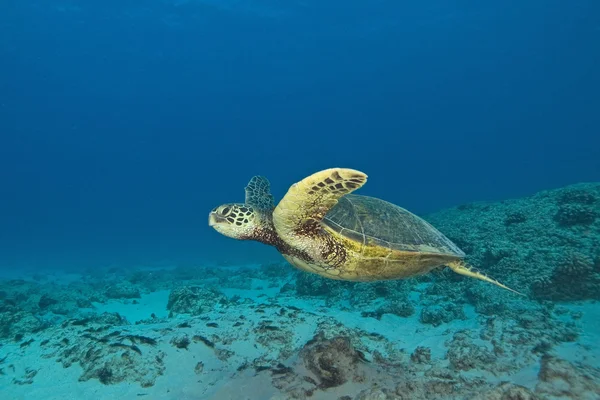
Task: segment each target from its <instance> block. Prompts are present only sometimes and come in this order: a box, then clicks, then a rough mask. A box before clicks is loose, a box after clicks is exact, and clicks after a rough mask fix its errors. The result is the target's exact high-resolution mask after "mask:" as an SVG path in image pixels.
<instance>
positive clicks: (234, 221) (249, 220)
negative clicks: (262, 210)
mask: <svg viewBox="0 0 600 400" xmlns="http://www.w3.org/2000/svg"><path fill="white" fill-rule="evenodd" d="M259 224H260V218H259V217H258V214H257V212H256V210H255V209H254V208H253V207H251V206H249V205H246V204H240V203H229V204H223V205H220V206H218V207H215V208H213V209H212V211H211V212H210V214H209V215H208V225H209V226H212V227H213V228H214V229H215V230H216V231H217V232H219V233H221V234H223V235H225V236H228V237H230V238H234V239H253V235H254V232H255V231H256V228H257V227H258V225H259Z"/></svg>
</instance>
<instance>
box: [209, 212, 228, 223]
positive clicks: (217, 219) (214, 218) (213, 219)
mask: <svg viewBox="0 0 600 400" xmlns="http://www.w3.org/2000/svg"><path fill="white" fill-rule="evenodd" d="M223 221H225V218H223V217H221V216H220V215H218V214H217V213H216V212H214V211H211V213H210V214H208V226H215V225H217V224H218V223H219V222H223Z"/></svg>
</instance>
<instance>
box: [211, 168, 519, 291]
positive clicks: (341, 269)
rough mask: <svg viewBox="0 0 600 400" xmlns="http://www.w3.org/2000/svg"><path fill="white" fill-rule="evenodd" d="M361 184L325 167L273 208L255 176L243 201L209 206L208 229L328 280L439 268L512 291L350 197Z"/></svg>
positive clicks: (421, 230)
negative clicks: (267, 248)
mask: <svg viewBox="0 0 600 400" xmlns="http://www.w3.org/2000/svg"><path fill="white" fill-rule="evenodd" d="M366 182H367V175H365V174H364V173H362V172H360V171H357V170H354V169H348V168H330V169H326V170H323V171H319V172H316V173H314V174H313V175H310V176H308V177H306V178H304V179H303V180H301V181H300V182H298V183H295V184H293V185H292V186H291V187H290V188H289V190H288V192H287V194H286V195H285V196H284V197H283V199H282V200H281V201H280V202H279V204H278V205H277V206H276V207H275V204H274V202H273V196H272V195H271V192H270V184H269V181H268V180H267V179H266V178H265V177H263V176H255V177H253V178H252V179H251V180H250V182H249V183H248V185H247V186H246V201H245V203H243V204H241V203H228V204H223V205H220V206H218V207H216V208H214V209H213V210H211V212H210V214H209V217H208V223H209V225H210V226H212V227H213V228H214V229H215V230H217V231H218V232H220V233H221V234H223V235H225V236H228V237H231V238H235V239H240V240H256V241H259V242H262V243H265V244H268V245H272V246H275V247H276V248H277V250H278V251H279V252H280V253H281V254H282V255H283V257H285V258H286V260H287V261H289V262H290V264H292V265H294V266H295V267H297V268H299V269H301V270H304V271H308V272H312V273H316V274H319V275H322V276H324V277H327V278H331V279H339V280H347V281H361V282H368V281H380V280H390V279H402V278H408V277H411V276H417V275H422V274H426V273H428V272H429V271H431V270H433V269H434V268H436V267H440V266H444V265H445V266H448V267H449V268H450V269H451V270H453V271H454V272H456V273H458V274H461V275H465V276H468V277H471V278H476V279H481V280H483V281H486V282H490V283H493V284H495V285H498V286H500V287H502V288H504V289H508V290H511V291H513V292H515V293H518V292H516V291H514V290H513V289H510V288H508V287H507V286H505V285H503V284H501V283H500V282H498V281H496V280H494V279H491V278H489V277H487V276H485V275H484V274H482V273H481V272H478V271H475V270H474V269H473V268H471V267H470V266H468V265H467V264H466V263H465V262H464V261H463V259H464V257H465V253H464V252H463V251H462V250H461V249H459V248H458V246H456V245H455V244H454V243H452V241H450V239H448V238H447V237H446V236H444V235H443V234H442V233H441V232H439V231H438V230H437V229H436V228H434V227H433V226H432V225H430V224H429V223H428V222H426V221H425V220H423V219H422V218H419V217H418V216H416V215H414V214H412V213H410V212H409V211H407V210H405V209H403V208H401V207H398V206H396V205H394V204H392V203H389V202H387V201H384V200H380V199H377V198H374V197H368V196H362V195H356V194H351V193H352V192H354V191H355V190H357V189H359V188H360V187H362V186H363V185H364V184H365V183H366Z"/></svg>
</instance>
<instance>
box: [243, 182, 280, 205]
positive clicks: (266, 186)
mask: <svg viewBox="0 0 600 400" xmlns="http://www.w3.org/2000/svg"><path fill="white" fill-rule="evenodd" d="M246 204H247V205H249V206H252V207H254V208H256V209H258V210H260V211H271V210H273V208H275V204H274V203H273V195H272V194H271V184H270V183H269V180H268V179H267V178H265V177H264V176H255V177H253V178H252V179H250V182H248V185H247V186H246Z"/></svg>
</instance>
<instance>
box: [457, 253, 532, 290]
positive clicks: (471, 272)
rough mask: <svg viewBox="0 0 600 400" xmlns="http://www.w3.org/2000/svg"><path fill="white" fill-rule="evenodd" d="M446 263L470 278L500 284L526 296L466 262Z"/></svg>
mask: <svg viewBox="0 0 600 400" xmlns="http://www.w3.org/2000/svg"><path fill="white" fill-rule="evenodd" d="M446 265H447V266H448V267H449V268H450V269H451V270H452V271H454V272H456V273H457V274H460V275H464V276H468V277H470V278H475V279H479V280H482V281H486V282H489V283H492V284H494V285H496V286H500V287H501V288H503V289H506V290H510V291H511V292H513V293H516V294H519V295H521V296H525V295H524V294H523V293H521V292H517V291H516V290H514V289H511V288H509V287H508V286H506V285H503V284H501V283H500V282H498V281H497V280H495V279H492V278H490V277H488V276H486V275H484V274H483V273H481V272H479V271H477V270H475V269H474V268H473V267H470V266H469V265H467V264H465V263H464V262H463V261H455V262H450V263H448V264H446Z"/></svg>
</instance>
